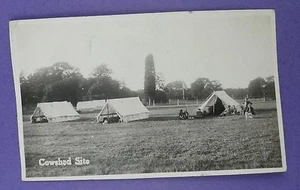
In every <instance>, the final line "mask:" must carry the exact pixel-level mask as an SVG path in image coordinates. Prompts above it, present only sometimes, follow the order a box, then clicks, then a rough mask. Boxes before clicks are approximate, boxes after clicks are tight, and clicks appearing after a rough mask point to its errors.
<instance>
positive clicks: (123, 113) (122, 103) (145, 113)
mask: <svg viewBox="0 0 300 190" xmlns="http://www.w3.org/2000/svg"><path fill="white" fill-rule="evenodd" d="M149 115H150V112H149V110H148V109H147V108H146V107H145V106H144V105H143V104H142V102H141V101H140V98H139V97H133V98H119V99H109V100H107V102H106V103H105V105H104V107H103V109H102V110H101V111H100V113H99V114H98V116H97V122H98V123H99V122H103V121H104V119H106V118H110V117H119V118H120V121H122V122H129V121H135V120H140V119H146V118H149Z"/></svg>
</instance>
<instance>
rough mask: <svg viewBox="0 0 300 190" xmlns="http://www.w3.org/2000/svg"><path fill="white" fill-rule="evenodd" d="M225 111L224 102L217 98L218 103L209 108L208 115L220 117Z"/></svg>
mask: <svg viewBox="0 0 300 190" xmlns="http://www.w3.org/2000/svg"><path fill="white" fill-rule="evenodd" d="M224 110H225V106H224V105H223V103H222V100H221V99H220V98H219V97H217V100H216V103H215V104H214V105H213V106H210V107H209V114H208V115H215V116H219V115H220V114H221V113H222V112H223V111H224Z"/></svg>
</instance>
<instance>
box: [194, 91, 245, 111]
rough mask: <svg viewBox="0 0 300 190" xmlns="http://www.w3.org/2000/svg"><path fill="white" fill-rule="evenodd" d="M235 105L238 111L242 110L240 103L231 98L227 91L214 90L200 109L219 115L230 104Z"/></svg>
mask: <svg viewBox="0 0 300 190" xmlns="http://www.w3.org/2000/svg"><path fill="white" fill-rule="evenodd" d="M229 105H230V106H231V107H233V106H235V108H236V109H237V111H238V112H240V111H241V106H240V104H239V103H238V102H237V101H235V100H234V99H233V98H231V97H230V96H229V95H228V94H227V93H226V92H225V91H214V92H213V93H211V95H209V96H208V98H206V99H205V100H204V102H203V103H202V104H201V106H200V107H199V109H200V110H201V111H202V112H203V113H206V114H216V115H219V114H220V113H222V112H223V111H224V109H225V108H227V107H228V106H229Z"/></svg>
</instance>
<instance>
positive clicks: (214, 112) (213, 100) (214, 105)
mask: <svg viewBox="0 0 300 190" xmlns="http://www.w3.org/2000/svg"><path fill="white" fill-rule="evenodd" d="M213 102H214V104H213V116H214V115H215V104H216V102H215V97H214V99H213Z"/></svg>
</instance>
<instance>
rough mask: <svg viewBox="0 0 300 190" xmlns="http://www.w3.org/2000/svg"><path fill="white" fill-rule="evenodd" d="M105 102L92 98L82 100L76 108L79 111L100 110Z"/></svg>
mask: <svg viewBox="0 0 300 190" xmlns="http://www.w3.org/2000/svg"><path fill="white" fill-rule="evenodd" d="M104 104H105V100H92V101H83V102H78V103H77V106H76V110H77V111H80V112H92V111H100V110H102V108H103V106H104Z"/></svg>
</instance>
